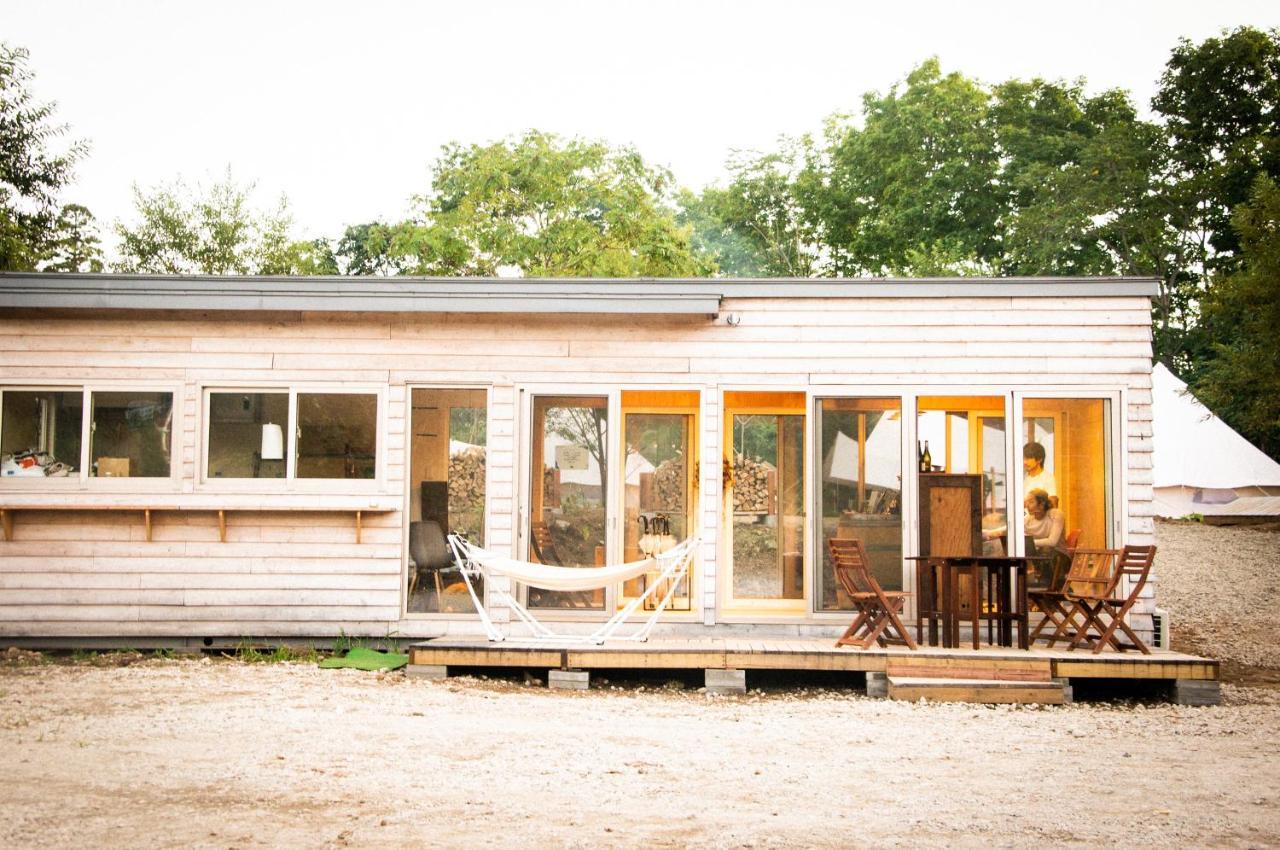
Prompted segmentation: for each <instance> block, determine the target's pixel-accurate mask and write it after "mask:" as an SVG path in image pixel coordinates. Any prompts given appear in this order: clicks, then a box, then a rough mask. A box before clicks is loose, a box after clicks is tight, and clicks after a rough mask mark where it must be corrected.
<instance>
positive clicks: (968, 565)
mask: <svg viewBox="0 0 1280 850" xmlns="http://www.w3.org/2000/svg"><path fill="white" fill-rule="evenodd" d="M907 560H911V561H915V562H917V563H918V564H919V567H918V568H917V570H916V603H917V604H916V631H917V633H918V634H919V635H920V640H921V642H923V641H924V640H925V632H924V624H925V620H928V622H929V637H928V640H929V645H930V646H937V645H938V637H939V632H938V624H939V621H941V624H942V631H941V638H942V645H943V646H944V647H946V648H950V649H954V648H958V647H959V646H960V620H961V619H966V618H964V616H963V615H964V612H963V610H962V609H961V605H960V603H961V601H962V600H961V598H960V597H961V594H960V576H961V574H966V575H969V576H971V577H972V581H971V582H970V583H969V593H968V597H969V599H968V601H969V613H970V616H969V617H968V618H967V619H968V620H969V621H970V622H971V623H972V625H973V648H974V649H977V648H978V642H979V636H980V634H981V631H982V629H981V624H982V620H984V619H985V620H986V621H987V630H988V640H990V641H992V642H994V643H998V644H999V645H1000V646H1013V627H1014V625H1015V624H1016V625H1017V626H1018V648H1019V649H1027V648H1028V646H1029V643H1028V640H1027V638H1028V635H1029V630H1028V617H1027V567H1028V566H1029V564H1030V563H1031V562H1032V561H1038V560H1042V559H1041V558H1039V557H1036V556H1022V555H919V556H915V557H912V558H908V559H907ZM984 584H985V586H986V587H987V589H988V592H987V602H988V604H989V605H990V608H989V610H988V611H986V612H985V613H984V612H983V610H982V587H983V586H984Z"/></svg>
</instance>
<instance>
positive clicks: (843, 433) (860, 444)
mask: <svg viewBox="0 0 1280 850" xmlns="http://www.w3.org/2000/svg"><path fill="white" fill-rule="evenodd" d="M901 411H902V408H901V403H900V402H899V401H898V399H861V398H840V399H823V400H822V402H821V404H820V405H819V408H818V415H819V426H818V427H819V433H820V435H821V440H822V469H821V474H822V482H821V491H820V497H819V498H820V500H821V510H822V527H821V532H820V533H821V539H820V541H819V544H820V547H821V550H822V552H821V559H822V560H821V563H822V575H821V577H820V581H819V583H818V610H822V611H833V610H848V609H850V608H852V607H853V605H852V602H851V601H850V600H849V598H848V597H847V596H846V595H845V593H844V590H843V588H840V587H839V586H838V585H837V583H836V580H835V573H834V570H833V568H832V564H831V558H830V555H829V553H828V551H827V540H828V539H830V538H832V537H836V538H858V539H861V540H862V542H863V545H865V546H866V548H867V554H868V555H869V557H870V559H871V569H872V572H873V573H874V575H875V577H876V580H877V581H879V582H880V585H881V587H883V588H884V589H886V590H890V589H893V590H900V589H901V588H902V503H901V498H900V497H901V491H902V412H901Z"/></svg>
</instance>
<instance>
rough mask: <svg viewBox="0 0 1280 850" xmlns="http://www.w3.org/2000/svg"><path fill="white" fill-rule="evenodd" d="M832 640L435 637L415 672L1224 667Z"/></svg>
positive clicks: (1168, 672) (1020, 676)
mask: <svg viewBox="0 0 1280 850" xmlns="http://www.w3.org/2000/svg"><path fill="white" fill-rule="evenodd" d="M833 644H834V641H833V640H831V639H827V638H823V639H802V638H784V637H776V638H749V639H748V638H730V637H723V638H715V637H707V638H687V639H671V638H663V639H653V640H650V641H648V642H646V643H627V642H622V641H615V642H609V643H605V644H603V645H600V646H596V645H589V644H581V643H568V642H566V643H563V644H555V643H547V642H532V641H520V640H509V641H502V642H499V643H490V642H489V641H487V640H484V639H483V638H479V639H477V638H436V639H434V640H429V641H425V642H422V643H416V644H413V645H412V646H411V647H410V649H409V661H410V663H411V664H413V665H422V666H438V667H515V668H526V669H543V670H588V671H589V670H617V669H665V670H689V669H704V670H794V671H804V670H821V671H848V672H862V673H881V674H889V675H899V676H912V677H930V678H981V679H987V680H1005V681H1008V680H1027V681H1038V680H1043V679H1044V678H1045V677H1046V676H1047V677H1048V678H1051V679H1073V678H1083V679H1130V680H1142V679H1147V680H1184V681H1185V680H1194V681H1206V682H1216V681H1217V679H1218V662H1217V661H1215V660H1212V659H1209V658H1200V657H1197V656H1194V655H1186V654H1183V653H1179V652H1168V651H1156V652H1154V653H1153V654H1151V655H1141V654H1139V653H1136V652H1125V653H1119V652H1110V651H1108V652H1103V653H1100V654H1098V655H1093V654H1092V653H1089V652H1087V651H1081V650H1076V651H1069V650H1065V649H1047V648H1033V649H1030V650H1018V649H1007V648H1003V647H989V648H988V647H983V648H982V649H978V650H973V649H941V648H938V647H927V646H924V647H921V648H920V649H918V650H916V651H914V652H913V651H911V650H908V649H905V648H901V647H888V648H883V649H881V648H875V649H850V648H848V647H841V648H837V647H835V646H834V645H833Z"/></svg>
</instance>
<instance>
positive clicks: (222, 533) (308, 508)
mask: <svg viewBox="0 0 1280 850" xmlns="http://www.w3.org/2000/svg"><path fill="white" fill-rule="evenodd" d="M396 510H399V508H390V507H383V506H378V505H374V506H372V507H360V508H353V507H348V506H332V505H287V506H279V505H261V506H257V505H255V506H242V505H236V506H234V507H212V506H206V505H166V504H150V505H147V504H129V505H98V504H60V505H59V504H44V505H40V504H11V505H0V527H3V529H4V539H5V541H6V542H8V541H11V540H13V535H14V518H15V516H16V515H17V514H18V513H19V512H21V511H132V512H135V513H141V514H142V522H143V527H144V528H145V529H146V538H147V542H148V543H150V542H151V530H152V526H153V517H152V514H153V513H156V512H159V511H174V512H190V513H200V512H212V513H216V514H217V515H218V540H219V541H221V542H222V543H226V542H227V514H229V513H231V512H233V511H234V512H237V513H274V512H281V511H298V512H306V513H328V514H345V513H349V514H353V515H354V517H355V524H356V543H361V542H362V537H363V536H364V515H365V514H386V513H391V512H393V511H396Z"/></svg>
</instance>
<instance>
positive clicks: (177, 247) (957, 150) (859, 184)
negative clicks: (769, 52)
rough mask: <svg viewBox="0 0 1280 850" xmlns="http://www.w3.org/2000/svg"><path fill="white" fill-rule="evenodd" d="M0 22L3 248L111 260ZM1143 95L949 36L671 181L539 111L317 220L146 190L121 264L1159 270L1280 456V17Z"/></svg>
mask: <svg viewBox="0 0 1280 850" xmlns="http://www.w3.org/2000/svg"><path fill="white" fill-rule="evenodd" d="M26 65H27V55H26V53H25V52H24V51H22V50H21V49H18V48H12V47H0V268H5V269H33V268H34V269H48V270H60V271H94V270H101V269H102V268H103V266H104V260H103V252H102V250H101V244H100V241H99V240H100V237H99V234H98V231H97V228H96V225H95V222H94V221H93V217H92V215H91V214H90V213H89V211H88V210H86V209H85V208H84V207H83V206H79V205H76V204H73V203H66V204H63V203H61V202H60V197H61V194H62V193H63V191H64V190H65V189H66V188H67V187H68V186H69V185H70V183H71V176H72V169H73V167H74V164H75V162H76V161H77V160H78V159H79V158H80V157H82V156H84V155H85V154H86V151H87V147H86V145H84V144H83V143H79V142H73V143H69V144H63V145H62V150H61V152H60V153H57V154H55V153H52V152H51V150H52V149H53V147H54V140H55V138H56V137H58V136H64V135H66V133H67V129H66V128H65V127H63V126H61V125H57V124H55V123H54V119H53V107H52V105H48V104H38V103H34V102H33V101H32V98H31V97H30V95H29V92H28V84H29V81H30V78H31V76H30V71H29V70H28V69H27V66H26ZM1151 108H1152V110H1153V112H1154V113H1155V116H1156V117H1155V120H1144V119H1142V118H1140V117H1139V115H1138V111H1137V108H1136V106H1135V104H1134V103H1133V101H1132V98H1131V97H1130V95H1129V94H1128V93H1127V92H1125V91H1121V90H1112V91H1104V92H1090V91H1089V90H1088V89H1087V86H1086V83H1085V81H1084V80H1078V81H1075V82H1063V81H1050V80H1041V79H1032V80H1010V81H1007V82H1003V83H998V84H988V83H985V82H982V81H979V80H975V79H973V78H970V77H966V76H964V75H962V74H959V73H954V72H953V73H944V71H943V69H942V68H940V67H939V64H938V62H937V61H936V60H929V61H926V62H924V63H923V64H921V65H920V66H919V67H917V68H915V69H914V70H912V71H911V73H910V74H908V75H907V77H906V78H905V79H904V80H903V81H901V82H900V83H898V84H897V85H895V86H893V87H892V88H890V89H889V90H888V91H887V92H870V93H867V94H865V95H864V96H863V97H862V101H861V104H860V106H859V108H858V109H857V110H855V111H854V112H852V113H849V114H837V115H833V116H831V117H829V118H828V119H827V121H826V122H825V125H824V129H823V131H822V132H821V133H820V134H817V135H806V136H800V137H794V138H787V137H784V138H781V139H780V140H779V142H778V143H777V145H776V146H775V148H774V149H773V150H769V151H757V152H749V153H741V152H740V153H735V154H734V155H732V156H731V157H730V159H729V161H728V163H727V165H728V171H729V178H728V180H727V182H725V183H724V184H722V185H716V186H711V187H708V188H706V189H704V190H703V191H701V192H693V191H690V190H688V189H682V188H680V187H678V186H677V185H676V183H675V181H674V179H673V177H672V175H671V173H670V172H669V171H668V170H667V169H665V168H661V167H658V166H655V165H654V164H652V163H649V162H646V161H645V160H644V158H643V157H642V156H641V154H640V153H639V152H638V151H636V150H635V149H633V148H630V147H619V146H613V145H609V144H606V143H604V142H599V141H591V140H582V139H562V138H559V137H556V136H554V135H551V134H547V133H542V132H537V131H531V132H529V133H526V134H525V135H524V136H521V137H519V138H512V139H508V140H503V141H499V142H495V143H489V144H460V143H454V144H450V145H448V146H446V147H445V148H444V150H443V151H442V154H441V156H440V158H439V159H438V160H437V162H436V163H435V167H434V168H433V170H432V172H431V174H432V176H431V183H430V185H429V186H428V187H426V188H425V190H424V191H423V192H422V193H421V194H419V195H417V196H415V197H414V199H413V203H412V207H411V209H410V210H408V211H407V214H405V215H403V216H398V217H396V218H392V219H388V220H386V221H372V222H363V223H358V224H352V225H350V226H348V227H346V228H345V230H344V232H343V233H342V234H340V235H338V236H336V237H334V238H314V239H307V240H299V239H297V238H295V236H294V235H293V226H292V221H291V217H290V214H289V209H288V204H287V202H286V201H285V200H284V199H281V201H280V202H279V203H278V204H277V205H275V206H273V207H271V208H268V209H260V208H256V207H254V206H253V205H252V204H251V189H252V186H251V185H240V184H238V183H237V182H236V181H235V180H234V179H233V177H232V176H231V175H230V174H228V175H227V176H226V178H225V179H223V180H221V181H219V182H217V183H215V184H214V185H212V186H208V187H188V186H186V185H184V184H183V183H182V182H181V181H175V182H174V183H172V184H169V185H164V186H159V187H152V188H149V189H145V190H144V189H138V188H137V187H135V190H134V191H135V200H136V214H135V216H134V218H133V220H132V221H127V222H116V223H114V224H113V225H112V227H111V233H112V235H113V236H114V237H115V239H116V245H117V247H116V250H115V253H114V256H116V257H118V260H116V261H115V262H114V263H113V264H112V265H113V266H114V267H115V268H117V269H118V270H121V271H134V272H155V273H197V272H198V273H206V274H227V273H240V274H343V275H398V274H414V275H445V276H455V275H494V274H504V273H518V274H523V275H526V276H617V277H628V276H646V277H670V276H707V275H722V276H752V277H757V276H759V277H786V276H799V277H863V276H880V275H902V276H961V275H995V276H998V275H1113V274H1126V275H1142V276H1150V277H1154V278H1157V279H1158V280H1159V281H1160V294H1159V297H1158V298H1157V299H1156V300H1155V302H1154V305H1153V325H1154V328H1155V340H1154V342H1155V351H1156V355H1157V357H1158V358H1159V359H1161V360H1163V361H1164V362H1166V363H1167V364H1168V365H1170V366H1171V367H1172V368H1173V369H1174V371H1176V372H1177V373H1178V374H1180V375H1181V376H1183V377H1184V378H1186V379H1187V380H1188V381H1189V382H1190V383H1191V385H1192V387H1193V389H1194V390H1195V391H1196V393H1197V394H1198V395H1199V396H1200V397H1201V398H1202V399H1203V400H1204V401H1205V402H1206V403H1207V404H1209V406H1210V407H1212V408H1214V409H1215V410H1216V411H1217V412H1218V413H1219V414H1220V415H1222V416H1223V418H1224V419H1226V420H1227V421H1228V422H1230V423H1231V424H1232V425H1233V426H1235V427H1236V428H1238V429H1239V430H1241V431H1242V432H1243V433H1245V434H1246V435H1247V436H1248V437H1249V438H1250V439H1252V440H1253V441H1254V442H1255V443H1257V444H1259V445H1260V446H1262V447H1263V448H1264V450H1266V451H1267V452H1268V453H1270V454H1271V455H1272V456H1273V457H1280V346H1277V345H1276V344H1275V341H1274V340H1275V336H1276V332H1275V330H1274V329H1275V328H1276V327H1280V315H1278V313H1280V297H1278V296H1280V256H1278V255H1277V254H1278V252H1280V239H1277V228H1278V227H1280V190H1278V189H1277V181H1280V132H1277V130H1278V129H1280V128H1278V127H1277V123H1280V32H1278V31H1276V30H1269V31H1262V30H1258V29H1253V28H1249V27H1242V28H1239V29H1236V30H1233V31H1230V32H1224V33H1222V34H1221V35H1220V36H1219V37H1215V38H1210V39H1207V40H1205V41H1203V42H1201V43H1198V44H1197V43H1192V42H1190V41H1186V40H1184V41H1182V42H1180V43H1179V44H1178V45H1176V46H1175V47H1174V48H1173V50H1172V52H1171V54H1170V57H1169V60H1168V62H1167V63H1166V65H1165V68H1164V70H1163V73H1162V75H1161V77H1160V80H1159V87H1158V90H1157V93H1156V96H1155V97H1154V99H1153V101H1152V103H1151Z"/></svg>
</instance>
